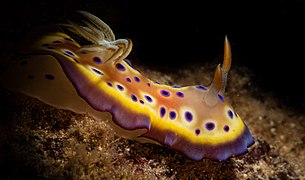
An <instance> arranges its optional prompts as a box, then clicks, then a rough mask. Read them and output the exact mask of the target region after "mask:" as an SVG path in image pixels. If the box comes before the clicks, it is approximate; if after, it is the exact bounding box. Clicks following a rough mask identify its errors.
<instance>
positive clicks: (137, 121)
mask: <svg viewBox="0 0 305 180" xmlns="http://www.w3.org/2000/svg"><path fill="white" fill-rule="evenodd" d="M80 13H81V14H82V15H84V16H85V17H86V18H87V19H88V20H89V21H86V22H85V24H86V26H82V25H78V24H75V23H73V22H69V24H68V25H66V26H67V27H68V28H69V29H70V30H71V31H72V32H74V33H75V34H77V35H80V36H82V37H83V38H85V39H87V40H89V41H91V42H92V44H91V45H85V46H81V45H79V44H78V43H77V42H76V41H75V40H73V39H72V38H71V37H70V36H68V35H67V34H64V33H61V32H57V33H52V34H48V35H45V36H43V37H42V38H40V39H39V40H38V41H36V42H34V43H33V45H32V46H31V49H32V52H33V53H42V54H45V55H40V56H38V55H33V56H32V58H29V59H28V60H25V61H23V62H21V63H20V64H19V65H18V67H17V68H18V70H17V71H18V72H19V71H20V72H21V71H22V72H23V73H21V74H20V76H23V77H22V78H23V80H21V79H22V78H20V77H19V78H18V79H14V80H12V79H10V78H6V77H8V76H11V74H12V72H8V71H7V72H6V73H4V78H2V83H3V84H4V85H5V86H6V87H8V88H10V89H14V90H17V91H20V92H24V93H25V94H28V95H31V96H33V97H37V98H39V99H41V100H42V101H44V99H50V101H48V100H46V101H45V102H47V103H49V104H51V105H54V106H56V107H60V108H64V109H70V110H73V111H75V112H77V113H89V114H91V113H90V112H95V113H98V112H104V111H107V112H111V114H112V115H113V118H112V121H113V123H114V125H115V126H117V127H118V128H120V129H122V130H124V131H125V133H124V136H127V137H128V138H134V139H141V140H143V139H147V140H149V141H151V142H156V143H158V144H162V145H165V146H168V147H170V148H171V149H174V150H176V151H179V152H181V153H182V154H184V155H186V156H187V157H189V158H190V159H192V160H201V159H203V158H209V159H214V160H226V159H227V158H229V157H231V156H236V155H240V154H243V153H246V152H247V151H248V149H247V148H248V147H249V146H251V145H252V144H253V143H254V140H253V137H252V135H251V133H250V132H249V130H248V128H247V126H246V125H245V123H244V122H243V121H242V120H241V118H240V117H239V116H238V114H237V113H236V112H235V111H234V109H233V107H232V106H231V105H230V104H228V103H227V101H226V100H225V98H224V90H225V86H226V80H227V74H228V71H229V69H230V66H231V50H230V44H229V42H228V40H227V38H225V52H224V62H223V64H222V66H220V65H218V67H217V68H216V71H215V77H214V80H213V82H212V83H211V85H210V86H209V87H204V86H200V85H195V86H185V87H180V86H167V85H162V84H159V83H157V82H154V81H152V80H150V79H147V78H146V77H144V76H143V75H141V74H140V73H139V72H138V71H137V70H135V69H134V68H133V67H132V66H131V65H130V64H129V63H128V62H127V61H125V60H124V59H125V58H126V57H127V56H128V54H129V53H130V51H131V47H132V43H131V40H129V39H118V40H116V39H115V37H114V34H113V33H112V31H111V29H110V28H109V27H108V26H107V25H106V24H105V23H104V22H103V21H101V20H100V19H98V18H97V17H95V16H94V15H92V14H90V13H87V12H80ZM48 55H52V56H53V57H55V59H52V58H50V56H48ZM35 57H36V59H35ZM37 57H39V60H37ZM34 60H35V61H34ZM56 60H57V61H56ZM47 61H48V62H50V64H48V65H45V67H44V66H43V67H42V65H40V67H37V63H42V62H47ZM53 61H54V62H53ZM31 64H35V65H34V66H32V65H31ZM34 67H35V68H36V69H34ZM24 69H27V70H24ZM52 69H56V71H55V70H54V71H52ZM35 71H42V72H43V73H44V77H43V78H40V80H39V81H38V80H37V79H39V77H37V76H36V75H33V73H35ZM46 71H47V72H46ZM17 76H18V75H17ZM59 79H60V82H61V83H62V84H61V85H60V86H65V87H63V88H68V89H69V90H70V89H72V88H73V89H74V91H75V92H76V93H75V94H76V95H73V96H71V97H70V98H69V99H67V97H63V96H60V92H58V93H56V94H52V92H49V94H48V93H47V92H44V91H48V89H47V88H45V89H44V90H39V92H38V91H37V90H36V89H35V88H32V87H29V84H30V85H31V84H32V85H33V86H34V85H35V86H36V85H37V86H40V88H41V87H42V84H44V85H45V84H48V83H52V82H53V81H59ZM67 79H68V80H67ZM16 81H26V82H27V83H23V84H27V85H26V86H16V85H15V84H16V83H18V82H16ZM35 81H36V83H35ZM63 82H64V83H63ZM56 86H59V85H56ZM27 88H29V89H27ZM58 88H59V87H58ZM32 89H33V90H32ZM72 91H73V90H71V92H72ZM50 93H51V94H50ZM52 96H57V97H52ZM58 96H60V97H61V98H60V97H58ZM62 99H66V100H65V101H63V100H62ZM51 101H52V102H51ZM76 104H82V105H84V104H85V105H84V106H87V105H89V106H87V107H86V109H81V108H80V107H83V106H78V107H75V108H73V107H72V106H77V105H76ZM70 106H71V107H70ZM77 108H78V109H77ZM90 108H92V109H90ZM88 109H89V110H88ZM135 132H136V133H135ZM129 133H130V136H129Z"/></svg>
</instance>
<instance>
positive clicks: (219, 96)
mask: <svg viewBox="0 0 305 180" xmlns="http://www.w3.org/2000/svg"><path fill="white" fill-rule="evenodd" d="M218 98H219V99H220V100H221V102H225V99H224V98H223V96H222V95H220V94H218Z"/></svg>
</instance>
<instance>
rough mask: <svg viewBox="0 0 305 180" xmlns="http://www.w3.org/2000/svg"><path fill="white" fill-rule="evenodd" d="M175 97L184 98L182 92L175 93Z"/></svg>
mask: <svg viewBox="0 0 305 180" xmlns="http://www.w3.org/2000/svg"><path fill="white" fill-rule="evenodd" d="M176 95H177V96H178V97H181V98H182V97H184V94H183V93H182V92H176Z"/></svg>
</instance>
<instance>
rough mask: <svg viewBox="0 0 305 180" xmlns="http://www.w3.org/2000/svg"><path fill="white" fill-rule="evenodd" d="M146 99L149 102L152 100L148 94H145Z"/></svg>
mask: <svg viewBox="0 0 305 180" xmlns="http://www.w3.org/2000/svg"><path fill="white" fill-rule="evenodd" d="M144 97H145V99H146V100H147V101H148V102H152V101H153V100H152V98H151V97H150V96H147V95H144Z"/></svg>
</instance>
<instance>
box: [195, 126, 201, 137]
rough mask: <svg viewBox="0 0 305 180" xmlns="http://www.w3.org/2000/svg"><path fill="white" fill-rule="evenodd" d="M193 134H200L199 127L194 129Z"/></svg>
mask: <svg viewBox="0 0 305 180" xmlns="http://www.w3.org/2000/svg"><path fill="white" fill-rule="evenodd" d="M195 134H196V135H197V136H198V135H199V134H200V129H198V128H197V129H196V130H195Z"/></svg>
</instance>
